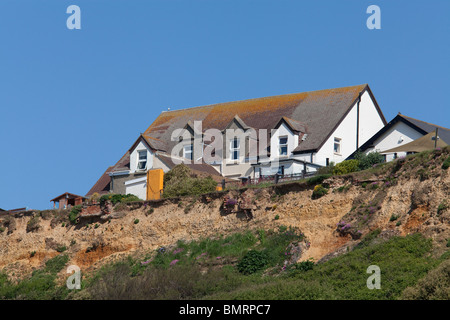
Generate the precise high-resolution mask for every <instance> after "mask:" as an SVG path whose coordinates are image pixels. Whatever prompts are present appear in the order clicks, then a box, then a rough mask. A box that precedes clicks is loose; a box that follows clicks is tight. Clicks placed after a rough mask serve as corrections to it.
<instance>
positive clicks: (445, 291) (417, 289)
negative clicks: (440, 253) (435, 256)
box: [402, 260, 450, 300]
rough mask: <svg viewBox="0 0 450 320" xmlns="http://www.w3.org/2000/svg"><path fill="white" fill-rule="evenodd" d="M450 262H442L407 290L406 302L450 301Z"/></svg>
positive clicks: (404, 293) (404, 297) (404, 296)
mask: <svg viewBox="0 0 450 320" xmlns="http://www.w3.org/2000/svg"><path fill="white" fill-rule="evenodd" d="M449 288H450V260H446V261H444V262H442V264H441V265H439V266H438V267H437V268H436V269H434V270H431V271H430V272H429V273H428V274H427V275H426V276H425V277H424V278H422V279H420V280H419V281H418V283H417V284H416V285H415V286H411V287H408V288H407V289H405V291H404V292H403V295H402V299H404V300H449V299H450V290H449Z"/></svg>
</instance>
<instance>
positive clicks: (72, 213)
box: [69, 205, 81, 224]
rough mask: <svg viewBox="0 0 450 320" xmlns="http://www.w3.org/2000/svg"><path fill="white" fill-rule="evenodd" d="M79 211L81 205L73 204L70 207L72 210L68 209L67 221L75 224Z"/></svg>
mask: <svg viewBox="0 0 450 320" xmlns="http://www.w3.org/2000/svg"><path fill="white" fill-rule="evenodd" d="M80 212H81V206H80V205H78V206H74V207H73V208H72V210H70V213H69V221H70V223H72V224H75V223H76V222H77V219H78V215H79V214H80Z"/></svg>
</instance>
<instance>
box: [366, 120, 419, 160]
mask: <svg viewBox="0 0 450 320" xmlns="http://www.w3.org/2000/svg"><path fill="white" fill-rule="evenodd" d="M422 136H423V135H422V134H421V133H419V132H417V131H416V130H415V129H413V128H411V127H410V126H408V125H406V124H405V123H403V122H401V121H399V122H397V123H396V124H394V125H393V126H392V127H391V128H390V129H389V130H387V131H386V132H385V133H384V134H383V135H381V136H380V137H379V138H378V139H377V140H375V141H374V143H373V145H374V148H371V149H368V150H366V152H365V153H369V152H373V151H378V152H382V151H385V150H389V149H392V148H396V147H399V146H401V145H404V144H406V143H409V142H411V141H414V140H416V139H419V138H420V137H422ZM404 155H406V152H398V153H397V156H398V157H402V156H404ZM393 159H394V154H387V155H386V161H391V160H393Z"/></svg>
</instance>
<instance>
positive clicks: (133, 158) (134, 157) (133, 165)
mask: <svg viewBox="0 0 450 320" xmlns="http://www.w3.org/2000/svg"><path fill="white" fill-rule="evenodd" d="M130 151H131V154H130V173H135V172H136V171H137V168H138V157H139V151H147V167H146V170H145V171H147V170H149V169H152V168H153V152H152V151H151V149H149V148H148V147H147V145H146V144H145V143H143V142H142V140H141V141H139V143H138V144H137V146H136V147H135V148H134V149H133V150H130ZM138 171H139V170H138Z"/></svg>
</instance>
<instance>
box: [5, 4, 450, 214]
mask: <svg viewBox="0 0 450 320" xmlns="http://www.w3.org/2000/svg"><path fill="white" fill-rule="evenodd" d="M72 4H75V5H78V6H79V7H80V8H81V30H69V29H68V28H67V27H66V20H67V18H68V17H69V14H67V13H66V9H67V7H68V6H69V5H72ZM372 4H375V5H378V6H379V7H380V9H381V29H380V30H369V29H368V28H367V27H366V20H367V18H368V17H369V14H367V13H366V9H367V7H368V6H369V5H372ZM449 12H450V1H448V0H440V1H439V0H433V1H401V0H396V1H379V0H374V1H364V0H342V1H335V0H330V1H299V0H296V1H287V0H271V1H265V0H189V1H186V0H178V1H175V0H159V1H149V0H146V1H144V0H142V1H138V0H109V1H103V0H85V1H81V0H71V1H65V0H45V1H44V0H43V1H34V0H33V1H31V0H30V1H25V0H2V1H1V2H0V153H1V154H0V168H1V170H2V172H1V174H0V208H3V209H13V208H18V207H29V208H33V209H46V208H50V207H51V203H50V199H52V198H54V197H56V196H58V195H59V194H62V193H64V192H66V191H67V192H72V193H76V194H81V195H84V194H85V193H86V192H87V191H88V190H89V189H90V188H91V187H92V185H93V184H94V183H95V182H96V181H97V179H98V178H99V177H100V175H101V174H102V173H103V172H104V170H105V169H106V168H107V167H108V166H110V165H113V164H114V163H115V162H116V161H117V160H118V159H119V158H120V157H121V156H122V155H123V154H124V153H125V151H126V150H127V149H128V148H129V147H131V145H132V144H133V142H134V141H135V140H136V138H137V137H138V136H139V134H140V133H141V132H144V131H145V129H146V128H147V127H148V126H149V125H150V124H151V123H152V122H153V120H154V119H155V118H156V117H157V116H158V115H159V114H160V113H161V111H163V110H167V108H168V107H170V108H171V109H172V110H174V109H179V108H185V107H192V106H201V105H207V104H212V103H219V102H226V101H234V100H242V99H249V98H257V97H264V96H271V95H278V94H286V93H295V92H303V91H310V90H319V89H327V88H334V87H343V86H350V85H356V84H362V83H368V84H369V85H370V87H371V89H372V91H373V93H374V95H375V97H376V99H377V101H378V103H379V105H380V107H381V109H382V111H383V113H384V115H385V117H386V119H387V120H388V121H389V120H391V119H392V118H393V117H394V116H395V115H396V114H397V113H398V112H399V111H400V112H402V113H403V114H405V115H408V116H411V117H414V118H419V119H421V120H424V121H428V122H432V123H435V124H438V125H441V126H445V127H450V108H449V107H450V106H449V102H448V85H449V83H450V81H449V80H450V64H449V61H448V59H449V57H450V43H449V41H448V39H449V38H448V37H449V34H450V19H449V16H448V15H449Z"/></svg>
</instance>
